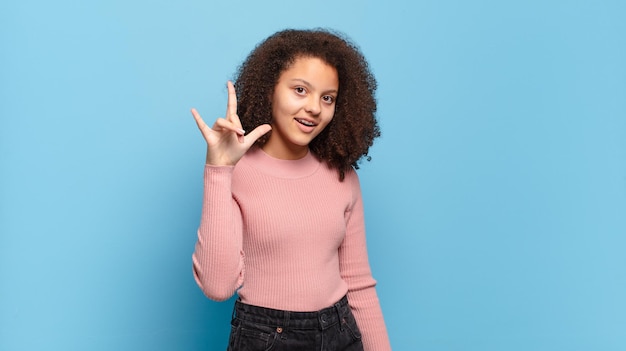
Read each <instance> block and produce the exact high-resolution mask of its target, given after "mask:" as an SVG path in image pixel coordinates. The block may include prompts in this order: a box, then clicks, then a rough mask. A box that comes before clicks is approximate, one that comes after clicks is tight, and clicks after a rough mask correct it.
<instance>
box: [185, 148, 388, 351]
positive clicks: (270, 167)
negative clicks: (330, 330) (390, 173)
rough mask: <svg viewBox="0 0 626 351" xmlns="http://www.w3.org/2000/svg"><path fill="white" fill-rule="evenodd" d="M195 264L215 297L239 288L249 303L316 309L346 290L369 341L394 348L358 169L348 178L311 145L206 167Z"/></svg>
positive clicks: (372, 349) (369, 350)
mask: <svg viewBox="0 0 626 351" xmlns="http://www.w3.org/2000/svg"><path fill="white" fill-rule="evenodd" d="M193 272H194V276H195V279H196V282H197V283H198V285H199V286H200V288H201V289H202V291H203V292H204V293H205V294H206V296H207V297H209V298H210V299H213V300H217V301H222V300H226V299H228V298H230V297H231V296H232V295H233V294H234V293H235V291H237V293H238V294H239V297H240V298H241V300H242V302H244V303H247V304H251V305H256V306H262V307H267V308H273V309H280V310H289V311H317V310H320V309H323V308H326V307H328V306H331V305H332V304H334V303H335V302H337V301H338V300H339V299H341V298H342V297H343V296H344V295H345V294H347V295H348V301H349V304H350V307H351V309H352V311H353V313H354V316H355V318H356V320H357V324H358V326H359V329H360V330H361V333H362V335H363V339H362V340H363V345H364V348H365V350H366V351H384V350H390V349H391V347H390V345H389V340H388V336H387V331H386V328H385V323H384V320H383V316H382V312H381V308H380V304H379V301H378V296H377V294H376V290H375V285H376V281H375V280H374V279H373V278H372V274H371V270H370V266H369V263H368V257H367V247H366V242H365V224H364V218H363V203H362V199H361V189H360V185H359V180H358V177H357V174H356V172H354V170H351V171H349V172H347V173H346V176H345V179H344V181H343V182H341V181H339V176H338V172H337V170H336V169H332V168H330V167H328V166H327V165H326V163H324V162H321V161H320V160H318V159H317V158H316V157H315V156H314V155H313V154H312V153H311V152H309V153H308V154H307V156H305V157H304V158H302V159H299V160H281V159H276V158H273V157H271V156H269V155H267V154H266V153H265V152H264V151H263V150H261V149H259V148H253V149H251V150H249V151H248V152H247V153H246V154H245V155H244V157H243V158H242V159H241V160H240V161H239V162H238V163H237V165H236V166H211V165H206V166H205V171H204V199H203V206H202V217H201V220H200V227H199V229H198V242H197V244H196V248H195V252H194V254H193ZM237 289H239V290H237Z"/></svg>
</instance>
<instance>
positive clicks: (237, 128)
mask: <svg viewBox="0 0 626 351" xmlns="http://www.w3.org/2000/svg"><path fill="white" fill-rule="evenodd" d="M227 86H228V104H227V107H226V116H225V117H224V118H218V119H217V120H216V121H215V123H214V124H213V127H209V126H208V125H207V124H206V123H204V121H203V120H202V117H200V114H199V113H198V111H196V109H195V108H192V109H191V114H192V115H193V118H194V119H195V120H196V124H197V125H198V129H200V132H202V136H203V137H204V140H206V143H207V153H206V163H207V164H209V165H213V166H234V165H235V164H236V163H237V162H238V161H239V160H240V159H241V157H243V155H244V154H245V153H246V152H247V151H248V149H250V147H251V146H252V144H254V142H255V141H256V140H257V139H259V138H260V137H261V136H263V135H264V134H265V133H267V132H269V131H270V130H271V129H272V127H271V126H270V125H269V124H263V125H260V126H258V127H256V128H255V129H254V130H253V131H251V132H250V133H248V135H245V131H244V130H243V128H242V126H241V121H240V120H239V116H238V115H237V94H236V92H235V86H234V85H233V83H232V82H230V81H229V82H228V83H227Z"/></svg>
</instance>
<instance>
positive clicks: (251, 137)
mask: <svg viewBox="0 0 626 351" xmlns="http://www.w3.org/2000/svg"><path fill="white" fill-rule="evenodd" d="M270 130H272V126H270V125H269V124H261V125H260V126H258V127H256V128H254V130H252V131H251V132H250V133H248V135H246V137H245V143H246V144H249V145H250V146H252V144H254V142H255V141H257V140H258V139H259V138H260V137H262V136H263V135H265V134H266V133H267V132H269V131H270Z"/></svg>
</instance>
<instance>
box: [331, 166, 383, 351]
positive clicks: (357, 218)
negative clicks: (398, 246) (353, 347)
mask: <svg viewBox="0 0 626 351" xmlns="http://www.w3.org/2000/svg"><path fill="white" fill-rule="evenodd" d="M345 182H349V184H350V185H351V186H352V194H353V204H352V206H351V208H350V209H349V210H348V211H347V212H346V214H345V218H346V236H345V239H344V241H343V243H342V245H341V246H340V247H339V269H340V271H341V276H342V278H343V279H344V280H345V281H346V283H347V284H348V302H349V303H350V307H351V309H352V312H353V314H354V317H355V319H356V321H357V325H358V326H359V329H360V330H361V334H362V336H363V339H362V340H363V346H364V349H365V351H385V350H391V346H390V344H389V337H388V335H387V329H386V327H385V321H384V319H383V314H382V310H381V308H380V303H379V301H378V295H377V294H376V289H375V286H376V281H375V280H374V278H373V277H372V272H371V270H370V265H369V261H368V257H367V245H366V240H365V220H364V216H363V201H362V198H361V188H360V184H359V179H358V176H357V174H356V172H354V171H350V172H348V173H347V174H346V179H345Z"/></svg>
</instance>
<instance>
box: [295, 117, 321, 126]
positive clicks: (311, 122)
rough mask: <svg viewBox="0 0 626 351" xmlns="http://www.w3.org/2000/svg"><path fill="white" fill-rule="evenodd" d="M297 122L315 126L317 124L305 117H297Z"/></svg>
mask: <svg viewBox="0 0 626 351" xmlns="http://www.w3.org/2000/svg"><path fill="white" fill-rule="evenodd" d="M296 122H298V123H300V124H302V125H303V126H306V127H315V126H316V125H317V123H315V122H313V121H310V120H308V119H304V118H296Z"/></svg>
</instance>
